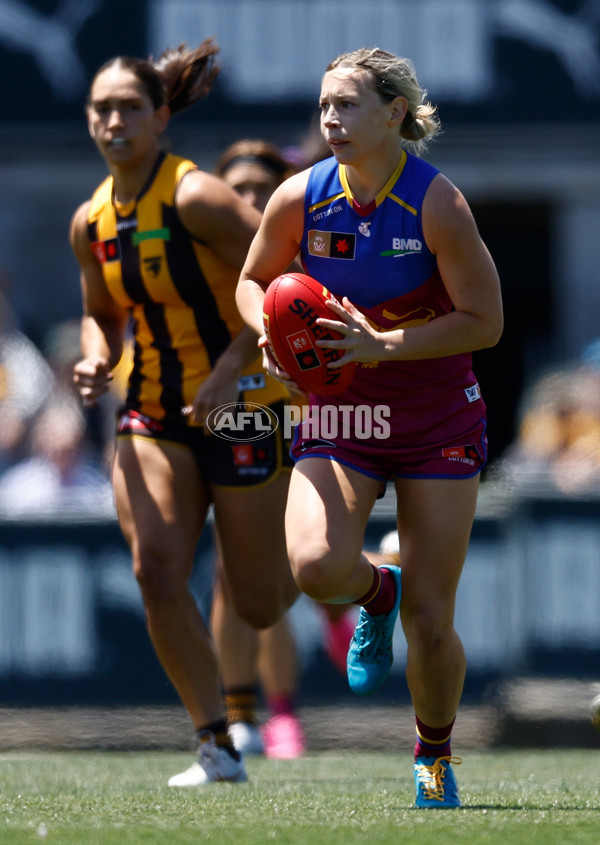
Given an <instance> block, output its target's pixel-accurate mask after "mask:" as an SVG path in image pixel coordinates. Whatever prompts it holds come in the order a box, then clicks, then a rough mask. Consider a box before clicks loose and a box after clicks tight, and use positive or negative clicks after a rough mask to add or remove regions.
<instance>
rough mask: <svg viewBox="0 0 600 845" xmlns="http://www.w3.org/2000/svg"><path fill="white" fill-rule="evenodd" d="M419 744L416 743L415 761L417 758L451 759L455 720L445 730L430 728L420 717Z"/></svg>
mask: <svg viewBox="0 0 600 845" xmlns="http://www.w3.org/2000/svg"><path fill="white" fill-rule="evenodd" d="M415 721H416V723H417V742H416V743H415V760H416V759H417V757H435V758H436V759H437V758H438V757H450V756H451V755H452V736H451V735H452V728H453V727H454V719H452V721H451V722H450V724H449V725H446V726H445V727H444V728H430V727H429V725H426V724H424V722H422V721H421V720H420V719H419V717H418V716H416V717H415Z"/></svg>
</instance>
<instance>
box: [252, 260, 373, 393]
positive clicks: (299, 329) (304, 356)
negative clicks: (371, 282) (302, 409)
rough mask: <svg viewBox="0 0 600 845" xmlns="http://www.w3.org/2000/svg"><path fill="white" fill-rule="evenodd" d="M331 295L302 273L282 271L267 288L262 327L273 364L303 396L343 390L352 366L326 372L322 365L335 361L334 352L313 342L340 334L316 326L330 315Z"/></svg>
mask: <svg viewBox="0 0 600 845" xmlns="http://www.w3.org/2000/svg"><path fill="white" fill-rule="evenodd" d="M328 300H330V301H334V302H337V300H336V299H335V297H334V296H333V294H331V293H330V292H329V291H328V290H327V288H326V287H324V286H323V285H322V284H321V283H320V282H317V281H316V279H313V278H312V277H311V276H305V275H304V274H302V273H284V274H283V275H282V276H278V277H277V278H276V279H275V280H274V281H273V282H271V284H270V285H269V287H268V288H267V292H266V294H265V301H264V314H263V318H264V326H265V334H266V336H267V339H268V341H269V346H270V347H271V350H272V351H273V355H274V356H275V359H276V360H277V362H278V364H279V366H280V367H281V368H282V369H283V370H285V371H286V373H287V374H288V375H289V376H290V377H291V378H292V379H293V380H294V381H295V382H296V384H298V385H299V387H301V388H302V389H303V390H306V391H307V392H308V393H316V394H317V395H318V396H334V395H335V394H336V393H341V392H342V391H344V390H346V388H347V387H348V385H349V384H350V382H351V381H352V379H353V377H354V370H355V368H356V364H355V363H354V362H352V363H350V364H346V366H344V367H340V368H339V369H337V370H331V369H329V368H328V367H327V364H328V363H329V362H331V361H336V360H337V359H338V358H340V357H341V355H342V352H341V351H340V350H338V349H322V348H320V347H318V346H317V345H316V344H315V341H317V340H338V339H339V338H341V334H340V333H339V332H336V331H332V330H331V329H326V328H324V327H323V326H320V325H318V323H317V319H318V318H319V317H327V318H328V319H331V318H332V317H334V315H333V314H332V312H331V311H330V310H329V308H328V307H327V305H326V303H327V301H328Z"/></svg>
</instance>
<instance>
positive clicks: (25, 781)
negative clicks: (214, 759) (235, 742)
mask: <svg viewBox="0 0 600 845" xmlns="http://www.w3.org/2000/svg"><path fill="white" fill-rule="evenodd" d="M189 764H190V757H189V756H188V755H185V754H181V753H171V752H169V753H167V752H160V753H155V752H142V753H140V752H135V753H133V752H132V753H127V752H93V751H91V752H65V753H58V752H57V753H54V752H44V753H28V752H15V753H4V754H0V842H2V843H3V845H4V843H5V844H6V845H21V843H41V842H44V843H48V845H50V843H60V845H88V843H90V845H92V844H93V845H113V843H114V845H133V843H140V845H141V843H144V845H180V843H203V842H214V843H219V845H229V843H236V845H246V844H247V845H259V843H260V845H265V843H269V842H275V843H290V844H292V843H293V845H304V843H311V845H321V843H324V845H352V843H369V845H371V843H394V845H398V843H417V844H418V845H434V843H435V845H445V843H450V842H451V843H456V845H459V843H460V845H469V843H475V842H477V843H479V844H480V845H481V844H482V843H483V845H486V843H490V845H492V843H493V845H498V843H511V845H529V843H544V845H545V843H556V845H559V843H560V845H566V843H577V845H581V843H594V845H597V843H598V842H600V815H599V811H600V755H599V754H598V751H589V750H576V751H573V750H569V751H531V752H528V751H527V752H522V751H494V752H491V751H490V752H486V753H479V752H478V753H472V752H471V753H469V754H468V755H467V756H465V758H464V761H463V764H462V766H459V767H457V770H456V771H457V779H458V782H459V787H460V790H461V795H462V800H463V804H464V805H465V806H464V807H463V809H460V810H454V811H446V812H440V811H435V810H428V811H427V810H426V811H423V810H415V809H414V808H413V807H412V803H413V800H414V796H413V785H412V770H411V758H410V756H409V755H408V754H405V755H400V756H398V755H395V754H394V755H392V754H382V753H377V754H369V753H363V752H361V753H358V754H351V753H344V754H334V753H331V752H322V753H313V754H310V755H307V756H306V757H304V758H302V759H301V760H294V761H269V760H264V759H256V758H251V759H250V760H249V761H248V772H249V777H250V780H249V782H248V783H247V784H239V785H235V784H226V785H216V786H211V787H208V788H206V789H204V790H203V791H198V790H174V789H170V788H169V787H167V786H166V785H165V784H166V777H167V776H168V775H170V774H173V773H174V772H177V771H180V770H182V769H183V768H187V766H188V765H189Z"/></svg>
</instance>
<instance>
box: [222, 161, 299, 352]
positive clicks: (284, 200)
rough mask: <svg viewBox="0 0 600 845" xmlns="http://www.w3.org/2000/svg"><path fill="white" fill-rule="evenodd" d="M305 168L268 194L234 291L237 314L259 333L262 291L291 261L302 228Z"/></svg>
mask: <svg viewBox="0 0 600 845" xmlns="http://www.w3.org/2000/svg"><path fill="white" fill-rule="evenodd" d="M308 174H309V171H308V170H304V171H302V173H298V174H296V175H295V176H291V177H290V178H289V179H286V180H285V182H283V184H281V185H280V186H279V187H278V188H277V189H276V190H275V192H274V193H273V195H272V196H271V198H270V200H269V202H268V203H267V207H266V208H265V212H264V214H263V218H262V221H261V224H260V228H259V230H258V232H257V233H256V236H255V237H254V240H253V241H252V245H251V246H250V251H249V252H248V257H247V258H246V261H245V263H244V267H243V269H242V273H241V276H240V280H239V283H238V287H237V291H236V302H237V306H238V309H239V311H240V314H241V315H242V317H243V318H244V320H245V321H246V323H247V324H248V325H249V326H251V327H252V328H253V329H254V331H255V332H257V333H258V334H259V335H261V336H262V335H263V334H264V329H263V316H262V315H263V300H264V298H265V290H266V289H267V287H268V286H269V284H270V283H271V282H272V281H273V279H275V278H277V276H280V275H281V274H282V273H285V272H286V271H287V269H288V268H289V267H290V265H291V264H292V263H293V262H294V259H295V258H296V256H297V254H298V251H299V249H300V243H301V241H302V233H303V230H304V194H305V191H306V183H307V181H308Z"/></svg>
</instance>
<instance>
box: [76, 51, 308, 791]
mask: <svg viewBox="0 0 600 845" xmlns="http://www.w3.org/2000/svg"><path fill="white" fill-rule="evenodd" d="M217 51H218V48H217V46H216V44H214V42H213V41H212V40H211V39H207V40H206V41H205V42H203V44H201V45H200V47H199V48H198V49H196V50H186V49H185V47H184V46H182V47H180V48H179V49H177V50H173V51H167V52H166V53H165V54H163V56H161V57H160V59H159V60H158V61H157V62H156V63H152V62H150V61H145V60H141V59H134V58H128V57H118V58H115V59H112V60H110V61H109V62H107V63H106V64H105V65H103V66H102V67H101V68H100V70H99V71H98V72H97V73H96V75H95V77H94V79H93V81H92V85H91V89H90V93H89V98H88V103H87V118H88V125H89V131H90V134H91V136H92V138H93V140H94V141H95V143H96V146H97V148H98V150H99V152H100V154H101V155H102V156H103V158H104V159H105V161H106V164H107V167H108V170H109V174H110V175H109V176H108V178H107V179H106V180H105V181H104V182H103V183H102V184H101V185H100V186H99V188H98V189H97V190H96V192H95V193H94V195H93V197H92V199H91V200H90V201H88V202H85V203H84V204H83V205H82V206H80V208H79V209H78V210H77V211H76V212H75V215H74V217H73V220H72V224H71V243H72V247H73V250H74V252H75V255H76V257H77V260H78V263H79V266H80V270H81V283H82V291H83V305H84V316H83V322H82V338H81V342H82V352H83V360H82V361H80V362H79V363H78V364H77V365H76V366H75V373H74V379H75V383H76V384H77V386H78V389H79V392H80V394H81V396H82V398H83V401H84V403H85V404H86V405H92V404H94V403H95V402H96V401H97V400H98V398H99V397H100V396H101V395H102V394H103V393H104V392H105V391H106V389H107V386H108V384H109V383H110V380H111V378H112V370H113V368H114V367H115V366H116V364H117V363H118V361H119V358H120V356H121V353H122V349H123V337H124V333H125V331H126V327H127V326H128V324H129V325H130V326H131V331H132V333H133V341H134V352H133V365H132V369H131V373H130V376H129V381H128V386H127V395H126V399H125V404H124V407H123V409H122V411H121V412H120V415H119V419H118V423H117V446H116V457H115V462H114V467H113V484H114V492H115V499H116V507H117V512H118V516H119V521H120V525H121V528H122V531H123V534H124V535H125V538H126V540H127V542H128V544H129V546H130V548H131V552H132V555H133V567H134V572H135V575H136V577H137V580H138V582H139V585H140V588H141V593H142V597H143V601H144V607H145V613H146V621H147V626H148V631H149V634H150V638H151V640H152V644H153V646H154V649H155V651H156V654H157V656H158V659H159V660H160V662H161V664H162V666H163V668H164V670H165V672H166V674H167V675H168V677H169V678H170V680H171V681H172V683H173V685H174V687H175V689H176V690H177V692H178V694H179V696H180V697H181V700H182V702H183V704H184V705H185V707H186V709H187V710H188V712H189V714H190V717H191V719H192V721H193V723H194V726H195V728H196V730H197V733H198V739H199V751H198V760H197V762H195V763H194V764H193V765H192V767H191V768H190V769H188V770H187V771H185V772H183V773H181V774H179V775H175V776H174V777H172V778H171V779H170V781H169V784H170V785H172V786H202V785H204V784H206V783H212V782H215V781H243V780H246V772H245V767H244V762H243V759H241V756H240V754H239V753H238V752H237V751H236V749H235V748H234V746H233V743H232V741H231V737H230V736H229V734H228V731H227V722H226V718H225V712H224V704H223V698H222V690H221V678H220V673H219V667H218V663H217V658H216V654H215V650H214V647H213V643H212V639H211V637H210V635H209V632H208V629H207V626H206V625H205V623H204V621H203V619H202V617H201V615H200V613H199V611H198V609H197V606H196V604H195V602H194V599H193V597H192V594H191V592H190V590H189V587H188V582H189V577H190V573H191V571H192V566H193V561H194V555H195V549H196V546H197V543H198V540H199V537H200V534H201V532H202V529H203V526H204V523H205V520H206V517H207V513H208V510H209V506H210V505H211V504H212V505H213V506H214V514H215V521H216V526H217V529H218V533H219V537H220V545H221V551H222V560H223V567H224V571H225V574H226V577H227V580H228V584H229V585H230V589H231V595H232V598H233V601H234V604H235V607H236V610H237V612H238V613H239V615H240V616H241V617H242V618H243V619H245V620H246V621H247V622H248V623H249V624H251V625H253V626H255V627H259V628H265V627H269V626H271V625H272V624H274V623H275V622H276V621H277V620H278V619H279V618H280V617H281V615H282V613H283V612H284V611H285V610H286V609H287V607H289V606H290V604H291V603H292V602H293V600H294V598H295V596H296V595H297V592H298V589H297V587H296V585H295V583H294V579H293V578H292V574H291V571H290V568H289V563H288V560H287V555H286V550H285V535H284V525H283V522H284V508H285V500H286V494H287V486H288V482H289V471H288V472H287V473H285V472H283V471H282V464H283V457H284V451H283V449H284V445H283V442H282V440H281V439H280V437H279V435H278V434H277V431H279V429H277V431H275V433H272V434H271V435H269V437H267V438H265V439H261V440H260V441H259V446H256V445H253V436H254V434H256V431H254V432H252V431H250V430H248V431H247V433H246V436H245V438H244V441H242V442H236V441H235V440H234V439H231V438H230V439H223V438H219V437H218V436H216V434H211V433H210V431H209V430H207V426H206V424H207V423H208V425H209V427H210V419H209V417H210V414H211V412H214V410H215V409H217V408H219V407H220V406H222V405H229V406H230V408H238V407H240V405H241V407H243V403H244V402H252V403H255V404H260V405H262V406H266V405H268V406H270V407H271V408H272V409H273V411H274V412H278V413H282V410H283V409H282V407H281V405H282V402H283V400H284V397H287V395H288V394H287V391H286V390H285V388H284V387H283V385H282V384H281V383H280V382H278V381H277V380H275V379H273V378H270V377H265V374H264V371H263V369H262V357H261V353H260V352H259V350H257V348H256V337H255V335H254V333H253V332H251V331H250V329H248V328H247V327H246V326H244V323H243V321H242V319H241V317H240V315H239V312H238V310H237V308H236V305H235V288H236V285H237V281H238V278H239V272H240V269H241V267H242V265H243V262H244V259H245V257H246V254H247V251H248V247H249V245H250V242H251V240H252V237H253V236H254V234H255V232H256V230H257V228H258V223H259V222H260V214H259V212H258V211H256V209H253V208H251V206H250V205H248V203H245V202H243V200H242V199H240V197H239V196H238V194H237V193H236V192H235V191H234V190H233V189H232V188H230V187H229V186H228V185H226V184H225V183H224V182H223V181H222V180H220V179H218V178H217V177H216V176H213V175H211V174H208V173H204V172H202V171H200V170H199V169H198V168H197V167H196V166H195V165H194V164H193V163H192V162H191V161H188V160H186V159H184V158H179V157H177V156H175V155H172V154H166V153H165V152H163V151H162V150H161V143H160V142H161V136H162V134H163V132H164V130H165V129H166V127H167V124H168V122H169V118H170V115H171V114H173V113H175V112H177V111H181V110H182V109H183V108H185V107H187V106H189V105H191V104H192V103H194V102H195V101H197V100H199V99H200V98H201V97H202V96H204V94H206V93H207V92H208V91H209V90H210V87H211V83H212V81H213V79H214V77H215V74H216V73H217V70H218V68H217V66H216V65H215V54H216V53H217ZM230 403H233V404H230ZM238 403H240V404H238ZM248 416H252V415H245V416H243V417H241V418H243V419H244V421H247V417H248ZM258 425H259V426H261V425H262V429H263V431H264V425H265V420H264V419H263V420H261V421H260V422H259V423H258ZM279 428H282V426H280V427H279ZM213 430H214V426H213Z"/></svg>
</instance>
